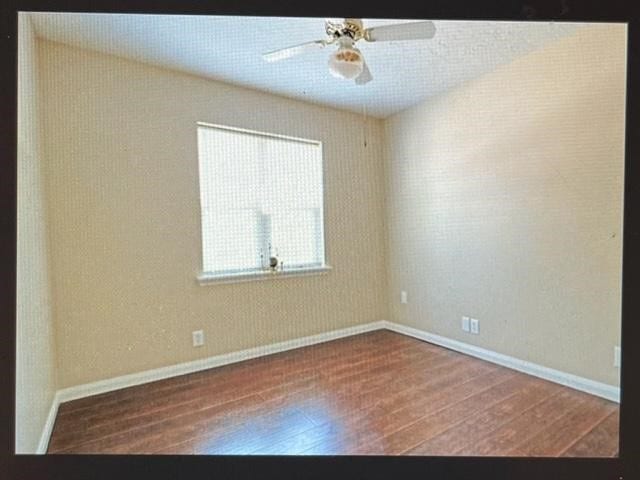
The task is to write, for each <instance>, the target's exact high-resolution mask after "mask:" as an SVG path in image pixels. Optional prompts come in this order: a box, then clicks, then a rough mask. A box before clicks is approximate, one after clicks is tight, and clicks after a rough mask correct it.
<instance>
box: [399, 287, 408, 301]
mask: <svg viewBox="0 0 640 480" xmlns="http://www.w3.org/2000/svg"><path fill="white" fill-rule="evenodd" d="M400 303H407V292H405V291H404V290H402V291H401V292H400Z"/></svg>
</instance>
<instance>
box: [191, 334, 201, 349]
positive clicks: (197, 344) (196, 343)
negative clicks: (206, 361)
mask: <svg viewBox="0 0 640 480" xmlns="http://www.w3.org/2000/svg"><path fill="white" fill-rule="evenodd" d="M191 337H192V339H193V346H194V347H201V346H202V345H204V332H203V331H202V330H196V331H194V332H191Z"/></svg>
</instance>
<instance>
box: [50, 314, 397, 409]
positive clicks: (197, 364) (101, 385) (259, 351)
mask: <svg viewBox="0 0 640 480" xmlns="http://www.w3.org/2000/svg"><path fill="white" fill-rule="evenodd" d="M383 328H385V322H384V321H378V322H371V323H366V324H362V325H355V326H353V327H348V328H342V329H340V330H332V331H329V332H325V333H320V334H318V335H311V336H308V337H302V338H296V339H293V340H287V341H284V342H279V343H273V344H271V345H264V346H261V347H255V348H250V349H247V350H240V351H237V352H231V353H226V354H222V355H215V356H213V357H208V358H203V359H200V360H194V361H192V362H186V363H179V364H177V365H170V366H168V367H162V368H156V369H153V370H146V371H143V372H138V373H132V374H130V375H123V376H121V377H115V378H109V379H106V380H100V381H97V382H93V383H87V384H83V385H76V386H73V387H68V388H65V389H62V390H59V391H58V393H57V397H58V401H59V402H68V401H70V400H76V399H78V398H83V397H89V396H92V395H98V394H100V393H106V392H110V391H113V390H119V389H121V388H126V387H132V386H135V385H141V384H143V383H149V382H154V381H156V380H162V379H165V378H171V377H176V376H179V375H184V374H187V373H194V372H198V371H200V370H206V369H209V368H213V367H220V366H222V365H228V364H230V363H236V362H242V361H243V360H249V359H251V358H256V357H262V356H264V355H270V354H272V353H278V352H284V351H286V350H292V349H294V348H299V347H305V346H308V345H315V344H317V343H323V342H328V341H329V340H336V339H338V338H343V337H348V336H351V335H357V334H360V333H365V332H370V331H373V330H381V329H383ZM54 418H55V416H54Z"/></svg>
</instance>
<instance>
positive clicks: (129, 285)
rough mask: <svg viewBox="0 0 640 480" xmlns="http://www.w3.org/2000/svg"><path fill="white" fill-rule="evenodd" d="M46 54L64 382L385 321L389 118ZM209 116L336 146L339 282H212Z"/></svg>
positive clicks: (328, 179) (331, 160)
mask: <svg viewBox="0 0 640 480" xmlns="http://www.w3.org/2000/svg"><path fill="white" fill-rule="evenodd" d="M39 54H40V61H41V66H42V80H43V82H44V83H43V92H44V116H43V122H44V123H43V126H44V132H46V135H45V142H46V143H45V144H46V153H47V171H46V179H47V192H48V202H49V206H50V215H51V240H52V243H51V252H52V262H53V272H55V275H54V276H53V279H52V281H53V288H54V296H55V299H56V302H55V319H56V329H57V332H56V333H57V335H56V336H57V348H58V352H59V359H60V361H59V365H60V372H59V374H60V377H59V378H60V387H61V388H63V387H69V386H73V385H77V384H82V383H86V382H92V381H97V380H101V379H107V378H110V377H114V376H118V375H124V374H128V373H133V372H139V371H142V370H145V369H151V368H157V367H163V366H168V365H172V364H175V363H179V362H185V361H190V360H194V359H197V358H203V357H207V356H211V355H215V354H222V353H225V352H231V351H235V350H240V349H245V348H250V347H255V346H259V345H264V344H269V343H272V342H277V341H283V340H287V339H292V338H297V337H302V336H305V335H312V334H317V333H321V332H326V331H328V330H333V329H338V328H343V327H348V326H351V325H355V324H360V323H366V322H371V321H376V320H380V319H382V318H385V317H386V315H387V311H386V272H385V268H384V262H383V260H382V252H383V243H384V226H383V222H384V208H383V204H382V201H383V198H382V195H381V191H382V189H383V178H382V169H383V167H382V164H381V162H382V149H381V143H380V142H381V137H382V123H381V121H379V120H374V119H371V118H368V119H367V121H366V122H364V119H363V117H362V116H358V115H356V114H352V113H342V112H339V111H337V110H333V109H330V108H326V107H320V106H314V105H310V104H307V103H303V102H299V101H293V100H290V99H285V98H283V97H278V96H274V95H268V94H265V93H260V92H257V91H253V90H248V89H243V88H239V87H235V86H231V85H228V84H224V83H218V82H214V81H209V80H205V79H201V78H197V77H194V76H189V75H185V74H181V73H178V72H173V71H170V70H165V69H160V68H156V67H151V66H148V65H144V64H140V63H136V62H131V61H127V60H123V59H119V58H116V57H112V56H107V55H103V54H98V53H92V52H89V51H85V50H82V49H77V48H71V47H67V46H63V45H61V44H56V43H51V42H47V41H41V42H40V43H39ZM196 121H205V122H211V123H217V124H225V125H233V126H238V127H244V128H249V129H256V130H263V131H268V132H275V133H284V134H288V135H293V136H299V137H305V138H311V139H316V140H320V141H322V142H324V153H325V173H324V175H325V234H326V238H327V242H326V252H327V261H328V263H329V264H331V265H332V266H333V270H332V271H331V272H329V273H328V274H325V275H319V276H310V277H303V278H282V279H277V280H269V281H258V282H248V283H239V284H227V285H209V286H200V285H199V284H198V283H197V281H196V275H197V274H198V273H199V270H200V265H201V251H200V250H201V246H200V218H199V216H200V207H199V192H198V175H197V174H198V158H197V137H196V123H195V122H196ZM365 138H366V140H367V146H366V147H365V146H364V140H365ZM196 329H203V330H204V332H205V336H206V344H205V346H204V347H201V348H193V347H192V346H191V331H192V330H196Z"/></svg>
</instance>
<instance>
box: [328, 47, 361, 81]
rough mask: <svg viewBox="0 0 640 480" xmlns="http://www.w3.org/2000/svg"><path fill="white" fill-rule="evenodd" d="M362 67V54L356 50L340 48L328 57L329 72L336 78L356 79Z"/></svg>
mask: <svg viewBox="0 0 640 480" xmlns="http://www.w3.org/2000/svg"><path fill="white" fill-rule="evenodd" d="M363 67H364V60H363V59H362V54H361V53H360V51H359V50H358V49H356V48H351V47H341V48H339V49H338V50H336V51H335V52H334V53H332V54H331V56H330V57H329V72H331V75H333V76H334V77H337V78H346V79H352V78H356V77H357V76H358V75H360V74H361V73H362V69H363Z"/></svg>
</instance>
